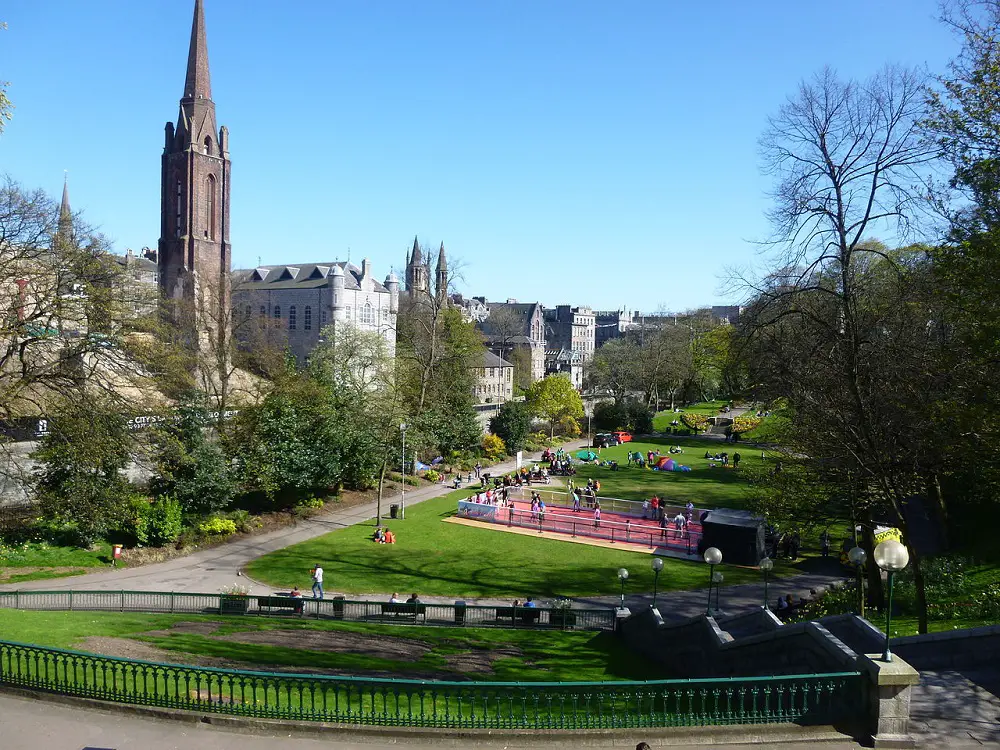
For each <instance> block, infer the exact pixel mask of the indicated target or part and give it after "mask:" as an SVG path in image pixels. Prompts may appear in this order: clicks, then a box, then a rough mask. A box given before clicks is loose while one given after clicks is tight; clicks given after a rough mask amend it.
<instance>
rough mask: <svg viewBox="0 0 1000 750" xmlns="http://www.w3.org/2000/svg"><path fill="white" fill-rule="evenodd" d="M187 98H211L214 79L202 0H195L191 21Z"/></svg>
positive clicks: (185, 87) (185, 80) (185, 96)
mask: <svg viewBox="0 0 1000 750" xmlns="http://www.w3.org/2000/svg"><path fill="white" fill-rule="evenodd" d="M184 98H185V99H211V98H212V79H211V76H209V73H208V39H207V37H206V34H205V8H204V6H203V4H202V0H195V2H194V20H193V21H192V22H191V46H190V48H189V49H188V64H187V77H186V78H185V79H184Z"/></svg>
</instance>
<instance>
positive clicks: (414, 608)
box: [382, 602, 427, 621]
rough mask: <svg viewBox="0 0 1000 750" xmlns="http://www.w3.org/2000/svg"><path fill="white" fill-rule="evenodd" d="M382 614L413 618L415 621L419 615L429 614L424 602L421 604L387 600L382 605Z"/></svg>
mask: <svg viewBox="0 0 1000 750" xmlns="http://www.w3.org/2000/svg"><path fill="white" fill-rule="evenodd" d="M382 615H383V617H384V616H385V615H392V616H393V617H400V616H402V617H407V618H413V620H414V621H416V619H417V618H418V617H424V618H426V616H427V605H426V604H423V603H419V604H409V603H407V602H385V603H384V604H383V605H382Z"/></svg>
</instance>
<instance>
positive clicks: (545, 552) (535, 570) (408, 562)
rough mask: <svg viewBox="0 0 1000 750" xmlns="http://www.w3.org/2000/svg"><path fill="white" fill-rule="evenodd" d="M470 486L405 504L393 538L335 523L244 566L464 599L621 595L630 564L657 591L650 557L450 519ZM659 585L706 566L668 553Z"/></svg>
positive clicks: (349, 585)
mask: <svg viewBox="0 0 1000 750" xmlns="http://www.w3.org/2000/svg"><path fill="white" fill-rule="evenodd" d="M468 494H469V491H468V490H457V491H455V492H451V493H449V494H448V495H445V496H444V497H441V498H437V499H434V500H427V501H425V502H422V503H420V504H419V505H415V506H413V507H412V508H407V509H406V520H405V521H391V522H389V526H390V527H391V528H392V530H393V531H394V532H395V533H396V535H397V538H398V543H397V544H395V545H384V544H374V543H373V542H372V541H371V533H372V527H373V521H369V522H367V523H364V524H359V525H356V526H350V527H348V528H346V529H340V530H338V531H333V532H331V533H329V534H326V535H324V536H321V537H317V538H316V539H311V540H309V541H307V542H302V543H301V544H296V545H293V546H291V547H286V548H285V549H282V550H278V551H277V552H272V553H270V554H267V555H264V556H263V557H259V558H257V559H256V560H254V561H253V562H252V563H250V565H249V566H248V567H247V573H248V574H249V575H250V576H251V577H253V578H255V579H256V580H259V581H264V582H265V583H267V584H268V585H269V586H272V587H274V588H275V589H278V588H283V589H287V588H289V587H291V586H295V585H298V586H299V587H301V588H303V589H305V590H307V589H308V588H309V586H310V582H309V581H310V579H309V570H310V568H312V567H313V565H314V564H315V563H317V562H318V563H320V564H321V565H322V566H323V568H324V570H325V576H326V588H327V589H328V590H329V591H338V592H343V593H345V594H368V593H388V592H392V591H398V592H400V593H403V594H408V593H411V592H414V591H416V592H417V593H419V594H425V595H434V596H453V597H455V598H462V597H477V598H483V597H497V598H509V599H513V598H520V599H524V598H525V597H526V596H534V597H544V598H551V597H562V596H565V597H582V596H590V595H602V594H603V595H606V594H617V593H618V591H619V582H618V578H617V575H616V571H617V570H618V569H619V568H621V567H625V568H627V569H628V570H629V572H630V574H631V576H630V578H629V581H628V588H629V589H630V590H632V591H652V589H653V573H652V569H651V567H650V563H651V561H652V557H651V556H650V555H647V554H643V553H638V552H626V551H620V550H616V549H607V548H603V547H591V546H587V545H583V544H574V543H572V542H563V541H557V540H554V539H545V538H541V537H535V536H522V535H519V534H508V533H505V532H502V531H494V530H490V529H488V528H482V529H480V528H472V527H469V526H460V525H457V524H450V523H444V522H443V520H442V519H444V518H446V517H448V516H450V515H452V514H454V513H455V511H456V507H457V501H458V499H459V498H462V497H465V496H467V495H468ZM663 561H664V567H663V572H662V574H661V575H660V580H659V587H660V590H661V591H669V590H678V589H690V588H698V587H701V586H704V585H705V583H706V578H707V570H706V567H705V565H704V564H701V563H694V562H686V561H682V560H674V559H671V558H663ZM725 567H726V570H725V571H724V572H725V575H726V582H727V583H733V584H736V583H744V582H748V581H756V580H757V579H758V578H759V573H758V572H757V571H756V570H746V569H741V568H733V567H729V566H725Z"/></svg>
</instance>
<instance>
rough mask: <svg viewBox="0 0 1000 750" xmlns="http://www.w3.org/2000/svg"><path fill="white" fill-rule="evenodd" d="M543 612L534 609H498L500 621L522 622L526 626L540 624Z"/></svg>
mask: <svg viewBox="0 0 1000 750" xmlns="http://www.w3.org/2000/svg"><path fill="white" fill-rule="evenodd" d="M541 616H542V612H541V610H539V609H536V608H534V607H497V619H498V620H510V621H512V622H513V621H515V620H520V621H521V622H522V623H524V624H525V625H531V624H533V623H536V622H538V618H540V617H541Z"/></svg>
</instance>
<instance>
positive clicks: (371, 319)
mask: <svg viewBox="0 0 1000 750" xmlns="http://www.w3.org/2000/svg"><path fill="white" fill-rule="evenodd" d="M361 324H362V325H366V326H373V325H375V310H374V308H372V306H371V303H370V302H365V306H364V307H362V308H361Z"/></svg>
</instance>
